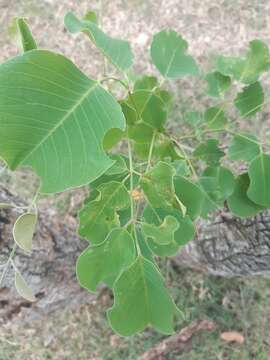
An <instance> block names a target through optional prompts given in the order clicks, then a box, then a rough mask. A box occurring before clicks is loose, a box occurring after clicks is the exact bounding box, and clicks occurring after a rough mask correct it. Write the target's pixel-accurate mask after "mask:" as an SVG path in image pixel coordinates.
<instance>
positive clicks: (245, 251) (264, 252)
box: [0, 186, 270, 322]
mask: <svg viewBox="0 0 270 360" xmlns="http://www.w3.org/2000/svg"><path fill="white" fill-rule="evenodd" d="M10 201H13V202H14V203H16V204H17V205H18V204H19V205H23V203H22V201H21V199H18V198H17V197H16V196H14V195H13V194H11V193H10V192H9V191H8V190H7V189H6V188H4V187H1V186H0V202H10ZM18 214H19V213H18V211H15V210H10V209H2V210H0V263H2V262H3V261H4V260H5V259H6V258H7V256H8V254H9V252H10V250H11V247H12V243H13V240H12V225H13V223H14V221H15V219H16V217H17V216H18ZM269 216H270V215H269V212H266V213H263V214H260V215H258V216H256V217H254V218H252V219H249V220H241V219H238V218H235V217H232V216H230V214H228V213H226V212H221V213H219V214H217V215H216V217H215V220H212V221H211V220H209V221H201V222H200V223H199V224H198V226H197V228H198V236H197V238H196V239H195V240H194V241H193V242H191V243H190V244H188V245H187V246H186V247H185V248H183V249H182V251H181V252H180V254H179V255H178V256H176V257H175V258H173V261H175V262H176V263H177V264H180V265H181V266H188V267H192V268H195V269H198V270H200V271H207V272H210V273H212V274H215V275H220V276H239V275H240V276H253V275H259V274H260V275H269V273H270V221H269ZM86 245H87V244H86V242H85V241H84V240H82V239H79V238H78V236H77V235H76V220H75V218H74V217H73V216H71V215H66V216H64V217H61V216H60V215H58V214H57V213H56V211H55V210H51V209H50V208H48V209H46V210H44V211H43V212H41V213H40V215H39V222H38V228H37V231H36V234H35V238H34V249H33V251H32V252H31V254H25V253H23V252H22V251H18V252H17V255H16V258H15V263H16V265H17V267H18V268H19V269H20V271H21V272H22V274H23V276H24V277H25V279H26V281H27V282H28V284H29V285H30V287H31V288H32V289H33V291H34V293H35V295H36V297H37V298H38V301H37V302H36V303H34V304H30V303H28V302H26V301H24V300H23V299H21V298H20V296H18V295H17V293H16V291H15V289H14V284H13V272H12V271H9V272H8V276H7V277H6V278H5V282H4V287H2V288H1V289H0V322H1V321H2V322H4V321H7V320H8V319H11V318H12V319H14V318H19V319H21V318H23V319H28V320H32V319H36V318H42V317H44V316H45V315H46V316H47V315H48V314H50V313H52V312H53V311H54V310H56V309H66V308H74V307H79V306H80V305H82V304H84V303H87V302H89V301H91V300H92V299H93V295H91V294H90V293H88V292H87V291H86V290H83V289H80V287H79V285H78V283H77V280H76V275H75V263H76V258H77V256H78V254H79V253H80V252H81V251H82V249H84V248H85V247H86Z"/></svg>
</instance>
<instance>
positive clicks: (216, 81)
mask: <svg viewBox="0 0 270 360" xmlns="http://www.w3.org/2000/svg"><path fill="white" fill-rule="evenodd" d="M205 80H206V81H207V84H208V89H207V95H209V96H213V97H220V96H221V95H223V94H224V92H225V91H226V90H228V89H229V87H230V86H231V78H230V77H229V76H225V75H223V74H221V73H220V72H218V71H214V72H211V73H209V74H207V75H206V76H205Z"/></svg>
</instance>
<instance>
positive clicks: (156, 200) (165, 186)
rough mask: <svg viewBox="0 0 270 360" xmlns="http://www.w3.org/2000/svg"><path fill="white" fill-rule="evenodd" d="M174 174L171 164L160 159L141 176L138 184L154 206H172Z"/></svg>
mask: <svg viewBox="0 0 270 360" xmlns="http://www.w3.org/2000/svg"><path fill="white" fill-rule="evenodd" d="M174 174H175V170H174V168H173V167H172V166H171V165H169V164H167V163H165V162H162V161H160V162H159V163H157V164H156V165H155V166H154V167H153V168H152V169H151V170H149V171H147V172H146V173H145V174H144V176H143V177H142V178H141V180H140V186H141V187H142V189H143V191H144V194H145V196H146V198H147V200H148V201H149V203H150V204H151V205H152V206H153V207H154V208H155V207H170V206H172V204H173V202H174V199H175V192H174V185H173V176H174Z"/></svg>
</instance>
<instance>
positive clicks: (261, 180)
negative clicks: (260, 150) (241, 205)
mask: <svg viewBox="0 0 270 360" xmlns="http://www.w3.org/2000/svg"><path fill="white" fill-rule="evenodd" d="M248 175H249V178H250V185H249V188H248V192H247V195H248V197H249V198H250V199H251V200H252V201H253V202H255V203H256V204H259V205H262V206H270V156H269V155H266V154H260V155H258V156H257V157H256V158H254V159H253V160H252V162H251V163H250V165H249V169H248Z"/></svg>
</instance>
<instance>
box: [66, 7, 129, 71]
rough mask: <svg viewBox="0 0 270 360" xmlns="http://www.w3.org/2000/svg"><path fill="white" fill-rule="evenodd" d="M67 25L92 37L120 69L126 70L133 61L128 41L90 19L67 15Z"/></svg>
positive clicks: (97, 45)
mask: <svg viewBox="0 0 270 360" xmlns="http://www.w3.org/2000/svg"><path fill="white" fill-rule="evenodd" d="M65 26H66V28H67V29H68V30H69V31H70V32H71V33H74V34H75V33H78V32H83V33H85V34H86V35H88V37H89V38H90V40H91V41H93V43H94V44H95V45H96V47H97V48H98V49H99V50H100V51H101V52H102V54H103V55H104V56H106V58H107V59H108V60H109V61H110V62H111V63H112V64H114V65H115V66H116V67H117V68H118V69H120V70H122V71H125V70H127V69H128V68H129V67H130V66H131V65H132V63H133V53H132V51H131V48H130V45H129V43H128V42H127V41H124V40H119V39H114V38H112V37H110V36H108V35H106V34H105V33H104V32H103V31H101V30H100V29H99V27H98V26H97V25H96V24H95V23H94V22H93V21H89V20H87V19H86V20H79V19H78V18H77V17H76V16H75V15H74V14H73V13H71V12H69V13H67V14H66V16H65Z"/></svg>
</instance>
